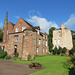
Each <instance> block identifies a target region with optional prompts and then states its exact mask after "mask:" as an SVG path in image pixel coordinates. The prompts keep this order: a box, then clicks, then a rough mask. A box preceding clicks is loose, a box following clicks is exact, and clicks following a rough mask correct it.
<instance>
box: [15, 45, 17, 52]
mask: <svg viewBox="0 0 75 75" xmlns="http://www.w3.org/2000/svg"><path fill="white" fill-rule="evenodd" d="M14 53H17V45H15V48H14Z"/></svg>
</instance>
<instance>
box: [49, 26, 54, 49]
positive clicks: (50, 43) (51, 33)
mask: <svg viewBox="0 0 75 75" xmlns="http://www.w3.org/2000/svg"><path fill="white" fill-rule="evenodd" d="M53 30H55V27H52V28H50V29H49V35H48V45H49V50H50V49H52V48H53V44H52V38H53Z"/></svg>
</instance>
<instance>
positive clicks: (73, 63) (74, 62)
mask: <svg viewBox="0 0 75 75" xmlns="http://www.w3.org/2000/svg"><path fill="white" fill-rule="evenodd" d="M65 67H66V68H68V69H69V70H71V71H74V72H75V53H74V55H73V56H71V59H70V60H67V61H66V62H65Z"/></svg>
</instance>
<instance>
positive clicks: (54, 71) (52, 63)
mask: <svg viewBox="0 0 75 75" xmlns="http://www.w3.org/2000/svg"><path fill="white" fill-rule="evenodd" d="M66 59H69V57H67V56H58V55H57V56H54V55H47V56H39V57H36V58H35V60H33V61H24V60H13V61H14V62H16V63H26V64H31V62H39V63H40V64H42V65H43V66H45V68H44V69H42V70H40V71H37V72H34V73H32V74H29V75H69V74H68V69H65V68H64V67H63V66H64V62H65V61H66Z"/></svg>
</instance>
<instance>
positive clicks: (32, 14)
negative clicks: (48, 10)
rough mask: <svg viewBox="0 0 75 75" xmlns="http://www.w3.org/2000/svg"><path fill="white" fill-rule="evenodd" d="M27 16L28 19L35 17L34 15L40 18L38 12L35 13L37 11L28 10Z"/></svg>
mask: <svg viewBox="0 0 75 75" xmlns="http://www.w3.org/2000/svg"><path fill="white" fill-rule="evenodd" d="M28 15H29V16H30V17H32V16H35V15H36V16H39V17H41V14H40V12H39V11H37V10H30V11H29V13H28Z"/></svg>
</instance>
